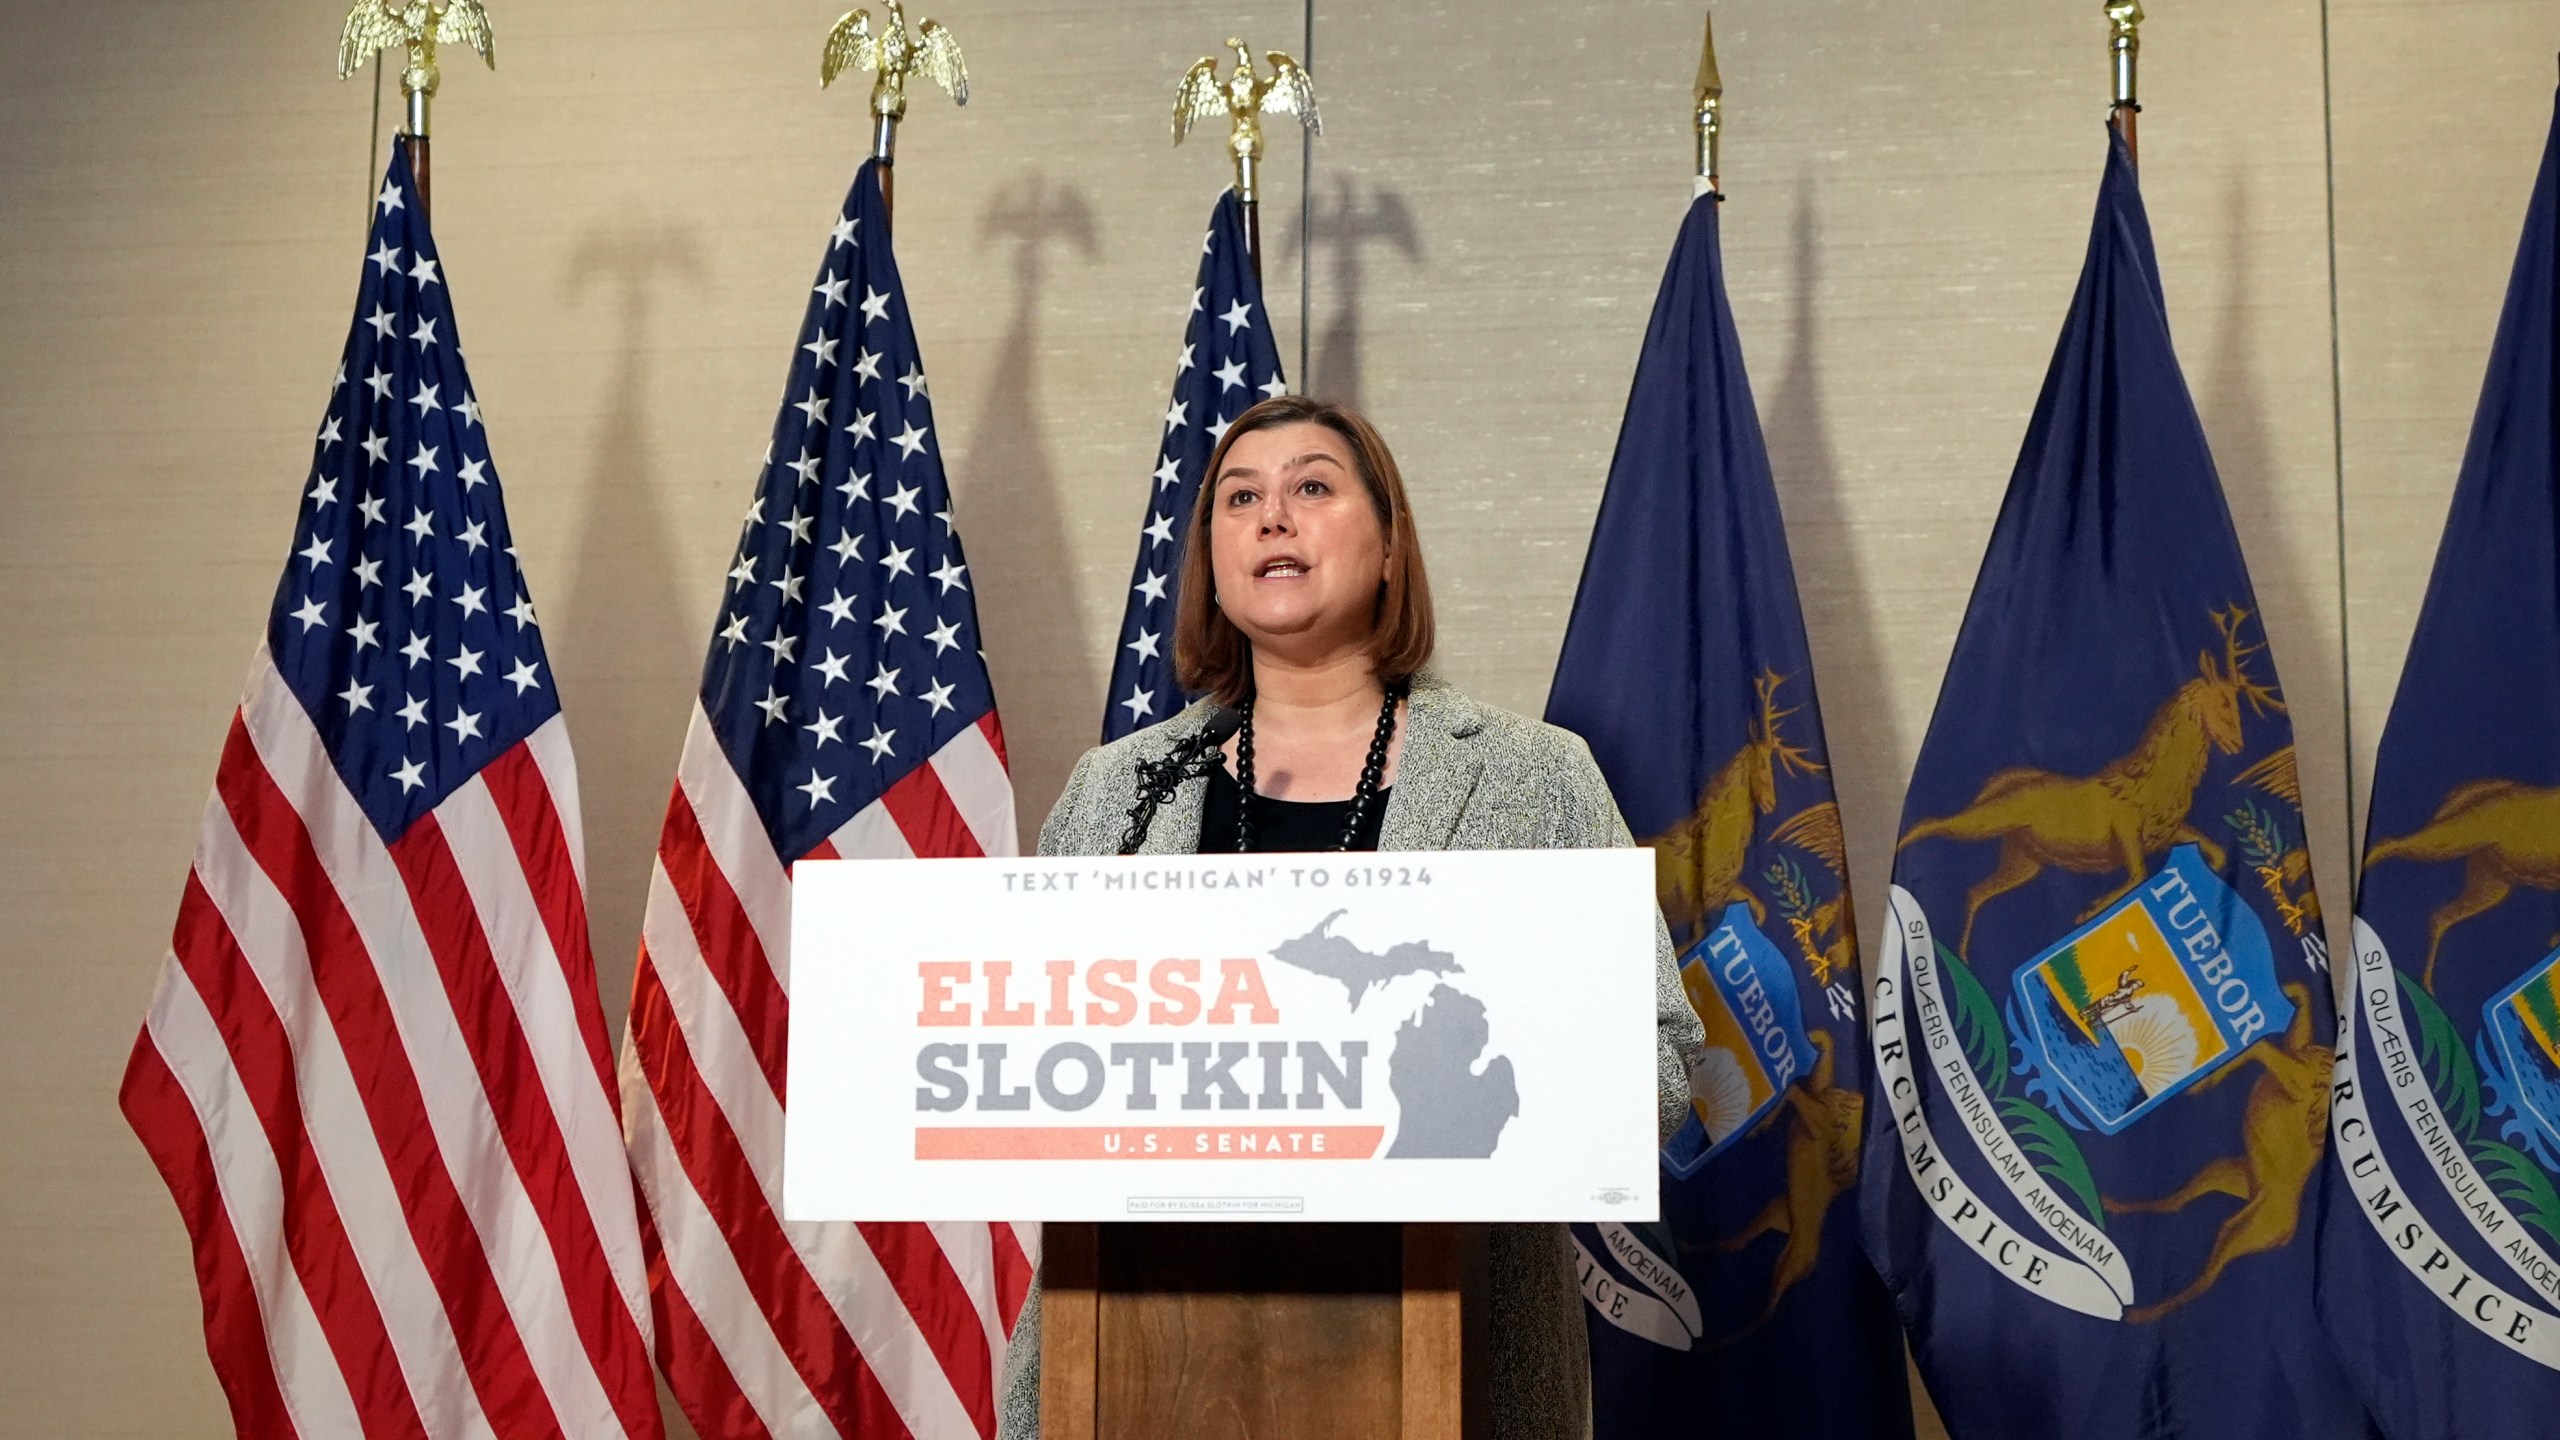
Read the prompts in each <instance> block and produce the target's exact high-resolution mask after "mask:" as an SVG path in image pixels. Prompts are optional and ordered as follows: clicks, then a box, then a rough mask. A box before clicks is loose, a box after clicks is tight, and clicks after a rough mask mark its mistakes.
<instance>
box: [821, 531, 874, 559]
mask: <svg viewBox="0 0 2560 1440" xmlns="http://www.w3.org/2000/svg"><path fill="white" fill-rule="evenodd" d="M865 538H866V537H864V536H861V535H856V534H854V533H853V532H852V531H850V530H839V531H837V532H836V543H834V544H833V545H830V546H828V547H827V548H828V549H830V550H832V551H834V552H835V555H836V560H837V561H838V562H839V563H843V562H848V561H854V560H859V559H861V558H862V542H863V540H864V539H865Z"/></svg>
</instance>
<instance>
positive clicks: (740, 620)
mask: <svg viewBox="0 0 2560 1440" xmlns="http://www.w3.org/2000/svg"><path fill="white" fill-rule="evenodd" d="M720 638H721V639H723V640H726V641H728V642H729V648H730V649H732V650H735V649H737V648H738V647H739V646H741V645H744V644H745V643H747V617H746V616H744V615H732V616H730V617H729V623H728V624H727V625H726V626H724V627H722V629H721V631H720Z"/></svg>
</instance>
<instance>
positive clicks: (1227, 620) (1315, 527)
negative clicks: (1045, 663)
mask: <svg viewBox="0 0 2560 1440" xmlns="http://www.w3.org/2000/svg"><path fill="white" fill-rule="evenodd" d="M1431 643H1432V619H1431V590H1430V585H1429V583H1428V582H1427V581H1426V580H1425V578H1424V569H1423V563H1422V548H1421V541H1420V538H1419V537H1418V535H1417V534H1416V532H1415V529H1414V523H1413V514H1412V511H1411V508H1410V507H1409V506H1408V504H1407V503H1406V500H1405V491H1404V480H1403V477H1401V476H1400V475H1399V474H1397V472H1396V463H1395V459H1394V457H1393V456H1391V455H1389V454H1388V453H1387V446H1386V442H1385V441H1384V440H1382V439H1380V438H1379V436H1378V432H1377V431H1376V430H1375V429H1374V428H1372V427H1371V426H1370V424H1369V422H1368V421H1367V420H1365V419H1363V418H1362V417H1361V416H1360V415H1359V414H1358V413H1357V412H1355V411H1353V410H1352V409H1351V408H1350V407H1348V406H1345V405H1339V404H1334V403H1331V402H1327V401H1320V400H1312V399H1308V398H1306V397H1303V396H1295V395H1283V396H1278V397H1275V398H1273V399H1269V400H1265V401H1263V402H1262V403H1260V404H1258V405H1256V406H1254V407H1253V408H1252V409H1250V410H1247V411H1245V412H1244V414H1243V415H1241V416H1239V417H1237V419H1236V421H1235V423H1234V424H1233V425H1232V426H1230V427H1228V430H1227V432H1226V434H1225V435H1224V436H1223V437H1222V438H1221V439H1220V440H1219V443H1218V447H1217V449H1216V451H1215V452H1214V453H1213V454H1212V455H1211V456H1210V458H1209V468H1208V473H1207V479H1206V482H1205V483H1204V484H1203V485H1202V486H1201V489H1200V497H1199V501H1198V503H1197V504H1196V505H1195V506H1194V507H1193V510H1192V514H1191V518H1190V527H1189V530H1188V532H1187V537H1186V540H1185V545H1184V550H1183V560H1182V587H1181V593H1180V597H1179V601H1178V609H1177V610H1176V613H1175V622H1174V652H1173V654H1174V674H1175V678H1176V679H1177V680H1178V681H1179V682H1180V683H1181V685H1182V687H1183V688H1184V689H1185V690H1186V691H1188V692H1190V693H1192V694H1196V695H1200V696H1201V697H1203V698H1202V699H1201V700H1199V701H1198V702H1197V703H1195V704H1193V705H1192V706H1191V707H1190V708H1189V709H1187V710H1184V711H1183V712H1182V713H1181V714H1179V715H1176V716H1174V717H1173V718H1171V719H1169V720H1167V721H1165V722H1164V723H1163V724H1160V725H1157V726H1154V727H1153V728H1150V729H1146V730H1141V731H1139V732H1138V733H1136V734H1134V735H1130V736H1127V737H1125V738H1123V739H1121V740H1118V741H1116V742H1114V743H1112V744H1109V745H1104V746H1101V747H1099V748H1097V749H1095V750H1092V751H1089V752H1087V753H1086V755H1085V757H1084V759H1083V760H1082V761H1081V762H1079V763H1078V764H1077V766H1076V769H1075V773H1074V774H1073V775H1072V776H1071V777H1069V779H1068V781H1067V787H1066V791H1065V793H1064V794H1062V795H1060V796H1059V797H1058V803H1057V806H1056V808H1054V809H1052V810H1051V811H1050V812H1049V819H1048V823H1046V824H1045V825H1043V826H1041V828H1040V853H1041V854H1043V855H1110V854H1131V853H1145V854H1183V853H1199V854H1212V853H1220V852H1228V851H1288V850H1298V851H1305V850H1523V849H1541V848H1576V847H1601V846H1623V845H1628V844H1631V843H1632V842H1631V841H1630V839H1629V838H1628V835H1627V828H1626V824H1625V822H1623V821H1622V820H1620V819H1619V817H1618V810H1617V807H1616V805H1615V804H1614V803H1612V802H1611V800H1610V798H1609V789H1608V785H1607V782H1606V781H1604V780H1603V779H1602V778H1601V775H1600V771H1599V768H1598V767H1597V766H1596V765H1594V764H1593V763H1592V760H1591V754H1590V752H1589V750H1587V749H1586V748H1585V747H1584V745H1583V743H1582V741H1581V740H1580V739H1579V738H1577V737H1575V736H1573V735H1571V734H1569V733H1567V732H1565V731H1562V730H1558V729H1556V728H1554V727H1553V726H1549V725H1545V724H1542V723H1540V722H1538V721H1535V720H1530V719H1525V718H1523V717H1521V716H1518V715H1513V714H1510V713H1508V712H1507V711H1502V710H1497V709H1494V708H1493V707H1491V706H1488V705H1481V704H1478V703H1476V702H1475V701H1473V700H1469V699H1468V698H1466V697H1465V696H1463V695H1461V694H1459V693H1458V692H1457V691H1455V690H1453V689H1451V688H1450V687H1449V686H1448V685H1446V684H1445V683H1442V682H1440V681H1439V680H1436V679H1434V678H1432V677H1431V676H1429V675H1427V674H1425V673H1424V666H1425V665H1426V664H1427V663H1428V662H1429V660H1430V658H1431ZM1656 948H1657V952H1658V955H1659V961H1660V963H1659V967H1658V971H1657V974H1656V983H1655V992H1656V994H1655V1012H1656V1017H1657V1021H1656V1023H1657V1030H1656V1033H1657V1037H1658V1045H1657V1053H1656V1065H1657V1072H1658V1084H1657V1090H1658V1096H1657V1110H1658V1112H1659V1130H1660V1133H1661V1134H1664V1135H1668V1134H1669V1133H1670V1132H1671V1130H1672V1129H1673V1128H1675V1127H1676V1126H1677V1125H1678V1124H1679V1123H1680V1119H1681V1117H1682V1115H1683V1114H1684V1113H1685V1112H1686V1110H1687V1106H1688V1086H1687V1082H1686V1080H1685V1078H1684V1077H1685V1075H1686V1066H1685V1065H1684V1063H1683V1061H1684V1060H1685V1059H1686V1057H1688V1056H1690V1055H1692V1054H1694V1053H1695V1051H1696V1049H1697V1046H1698V1042H1699V1038H1700V1031H1699V1026H1698V1021H1697V1018H1696V1016H1695V1015H1694V1014H1693V1013H1692V1012H1691V1011H1690V1009H1689V1005H1688V1002H1687V1000H1686V999H1685V998H1684V997H1683V995H1682V994H1681V990H1680V985H1679V981H1678V979H1677V978H1676V976H1675V975H1674V973H1673V970H1672V965H1671V946H1670V941H1669V939H1668V937H1667V936H1659V933H1658V939H1657V946H1656ZM1561 963H1564V964H1568V965H1569V964H1570V963H1571V962H1570V960H1569V959H1567V960H1564V961H1562V962H1561ZM1571 1254H1572V1252H1571V1250H1570V1247H1569V1246H1568V1244H1567V1242H1566V1239H1565V1234H1564V1229H1563V1227H1562V1226H1560V1225H1503V1226H1495V1227H1493V1228H1492V1233H1491V1236H1490V1239H1489V1241H1488V1256H1487V1260H1488V1270H1489V1274H1488V1277H1487V1287H1486V1288H1487V1296H1488V1310H1489V1315H1488V1319H1487V1337H1486V1338H1487V1344H1488V1347H1489V1349H1490V1352H1491V1353H1490V1354H1489V1355H1488V1357H1487V1359H1488V1362H1489V1363H1488V1365H1487V1369H1488V1371H1489V1372H1490V1373H1489V1376H1488V1377H1487V1378H1488V1386H1487V1389H1486V1391H1485V1403H1486V1406H1487V1409H1488V1412H1489V1413H1488V1415H1487V1417H1486V1418H1487V1419H1488V1420H1490V1421H1491V1433H1493V1434H1494V1435H1497V1436H1502V1437H1506V1440H1508V1437H1523V1440H1526V1437H1537V1440H1554V1437H1565V1436H1577V1435H1582V1434H1585V1433H1587V1432H1588V1430H1589V1428H1590V1367H1589V1361H1588V1355H1587V1350H1586V1343H1585V1340H1584V1334H1583V1319H1582V1315H1581V1297H1580V1292H1579V1289H1578V1286H1577V1284H1576V1280H1575V1275H1574V1268H1573V1262H1572V1258H1571ZM1038 1317H1039V1309H1038V1306H1037V1292H1036V1290H1035V1292H1034V1299H1033V1303H1031V1304H1030V1305H1028V1306H1026V1308H1025V1309H1024V1311H1023V1320H1022V1325H1021V1329H1020V1330H1019V1332H1018V1333H1017V1336H1016V1339H1015V1343H1014V1345H1013V1347H1012V1350H1011V1352H1010V1355H1009V1358H1008V1361H1007V1365H1006V1370H1007V1375H1006V1385H1005V1398H1004V1406H1003V1412H1004V1413H1003V1425H1002V1435H1003V1436H1004V1437H1005V1440H1017V1437H1020V1440H1028V1437H1031V1436H1034V1435H1036V1434H1037V1433H1038V1429H1039V1380H1038V1376H1039V1346H1040V1338H1039V1337H1040V1330H1039V1324H1038Z"/></svg>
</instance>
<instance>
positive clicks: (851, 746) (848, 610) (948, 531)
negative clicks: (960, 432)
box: [702, 161, 995, 861]
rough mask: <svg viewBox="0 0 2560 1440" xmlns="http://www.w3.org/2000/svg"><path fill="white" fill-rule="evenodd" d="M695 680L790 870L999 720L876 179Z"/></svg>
mask: <svg viewBox="0 0 2560 1440" xmlns="http://www.w3.org/2000/svg"><path fill="white" fill-rule="evenodd" d="M800 339H801V344H800V348H799V350H798V351H797V352H796V353H795V354H794V356H793V359H792V363H791V379H790V383H789V384H788V386H786V388H785V391H784V394H783V404H782V409H781V412H780V414H779V415H778V416H777V417H776V418H775V420H774V423H773V443H772V445H771V446H770V447H768V449H767V450H766V452H765V465H764V473H763V477H762V479H761V480H760V481H759V482H758V484H757V486H756V498H755V503H754V504H753V505H751V506H749V507H748V509H747V519H746V525H745V529H744V531H743V532H742V533H741V535H740V536H739V539H738V553H737V557H736V562H735V563H734V564H733V565H732V566H731V567H730V570H729V578H728V584H727V587H726V590H725V593H724V598H723V600H722V604H721V613H720V624H719V629H718V631H717V633H715V634H714V635H713V636H712V639H711V658H710V659H709V661H708V662H706V663H705V664H704V666H703V669H702V708H703V712H704V714H706V715H707V716H708V717H709V719H710V724H711V730H712V733H713V734H714V735H716V736H717V737H718V738H719V741H720V745H721V748H722V749H723V750H725V751H726V752H727V753H728V756H729V760H730V763H731V764H732V765H733V766H735V767H736V769H737V771H738V774H739V775H740V776H741V777H742V778H743V779H744V780H745V782H746V787H747V793H748V794H749V796H750V797H751V798H752V799H753V800H754V801H755V806H756V813H757V814H758V816H759V817H760V818H762V820H763V821H764V826H765V831H766V833H767V834H768V835H770V836H771V837H772V839H773V845H774V849H775V851H776V852H777V853H778V854H780V855H781V856H782V858H783V859H784V860H786V861H790V860H796V859H798V858H799V857H801V856H802V855H805V854H807V853H808V852H809V851H810V850H811V849H812V848H814V847H815V846H816V845H817V844H818V843H819V842H820V841H822V840H824V839H826V838H827V836H828V835H830V834H832V833H833V832H834V831H835V830H837V829H838V828H839V827H841V826H842V825H843V824H844V823H845V822H846V821H848V820H850V819H852V818H853V817H854V816H855V815H856V814H858V813H860V812H861V810H862V809H863V807H864V806H867V805H869V804H870V803H871V802H872V801H874V800H877V799H879V798H880V796H881V794H882V793H883V792H884V791H886V790H887V789H888V788H889V787H890V786H892V785H894V784H896V783H897V782H898V781H899V780H900V779H902V778H904V777H905V776H906V775H907V774H908V773H909V772H911V771H913V770H914V769H915V768H916V767H917V766H918V765H921V764H923V763H924V762H925V761H927V760H929V759H930V758H932V756H933V753H934V752H935V751H937V750H939V749H941V748H942V746H943V745H944V744H945V743H946V742H948V741H949V740H950V739H951V738H952V737H953V736H955V735H958V734H960V733H961V732H962V731H964V730H967V729H968V728H969V727H970V726H972V725H975V724H977V723H978V721H979V720H980V719H981V718H982V717H984V716H985V715H986V714H987V713H988V712H989V711H991V710H993V709H994V708H995V693H994V691H993V689H992V688H991V687H990V686H989V684H988V681H987V667H986V661H985V659H984V658H983V656H982V655H981V654H980V651H979V641H978V610H977V603H976V600H975V598H974V597H973V595H972V593H971V590H970V582H969V567H968V564H967V562H966V561H965V560H964V559H963V557H962V555H961V550H960V537H959V535H958V534H957V533H955V532H954V531H953V529H952V526H951V491H950V487H949V486H948V485H947V484H946V483H945V481H944V479H943V473H942V451H941V446H940V444H939V442H938V440H937V439H936V437H935V434H934V428H933V402H932V400H931V399H930V398H929V397H928V395H927V394H926V390H925V378H924V365H923V362H922V360H921V359H920V357H919V356H918V354H917V351H916V337H915V329H914V327H913V326H912V325H911V324H910V323H909V321H908V316H907V302H906V293H905V291H904V289H903V288H902V287H901V286H900V285H899V283H898V264H897V261H896V259H895V258H893V257H892V256H891V254H890V253H889V225H888V213H887V211H886V209H885V207H883V206H882V204H881V201H880V181H879V177H878V175H877V174H876V173H875V171H874V168H873V164H872V162H869V161H865V162H864V163H863V166H862V168H861V169H860V170H859V171H858V172H856V173H855V175H854V179H853V190H852V193H850V194H849V195H847V196H846V197H845V205H844V210H843V213H842V214H841V215H840V216H839V217H838V219H837V221H836V224H835V228H834V229H833V230H832V231H830V232H829V234H828V238H827V253H826V259H825V262H824V263H823V264H822V265H821V266H820V267H819V270H818V278H817V283H816V284H815V285H814V286H812V287H811V291H810V297H809V309H808V315H807V318H806V319H805V320H803V321H802V323H801V326H800Z"/></svg>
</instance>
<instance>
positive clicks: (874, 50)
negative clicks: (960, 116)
mask: <svg viewBox="0 0 2560 1440" xmlns="http://www.w3.org/2000/svg"><path fill="white" fill-rule="evenodd" d="M847 70H869V71H872V72H874V74H873V79H872V81H871V113H872V114H873V115H876V116H878V117H880V118H881V119H883V120H899V119H903V118H904V117H905V116H906V113H907V77H908V76H910V75H914V74H917V73H919V72H921V73H922V74H923V76H924V77H925V78H926V79H928V80H930V81H932V82H933V83H935V84H936V85H939V86H941V87H942V88H943V89H945V90H947V91H949V92H950V93H951V99H952V101H953V102H954V103H956V104H960V105H966V104H968V103H969V67H968V65H967V64H966V63H965V62H963V61H962V60H961V58H960V42H959V41H958V40H957V39H954V38H953V37H952V34H951V28H950V27H949V26H947V25H944V24H943V23H942V22H941V21H939V20H927V21H925V22H924V23H923V24H921V25H918V26H917V27H916V29H915V33H914V34H913V35H909V34H908V33H907V11H906V7H905V5H903V4H901V3H900V0H889V23H888V24H887V25H886V26H885V27H884V28H883V29H882V30H881V31H880V33H879V34H878V35H874V34H872V33H871V12H870V11H868V10H848V11H846V12H845V15H844V18H843V19H841V20H838V21H837V22H836V28H835V29H833V30H831V31H829V32H827V48H826V52H825V54H824V55H822V56H821V57H820V58H819V61H818V84H819V85H820V86H822V87H823V86H827V85H832V84H834V83H835V81H836V77H837V76H838V75H841V74H843V73H844V72H845V71H847Z"/></svg>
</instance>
